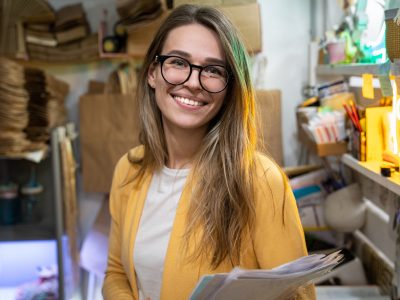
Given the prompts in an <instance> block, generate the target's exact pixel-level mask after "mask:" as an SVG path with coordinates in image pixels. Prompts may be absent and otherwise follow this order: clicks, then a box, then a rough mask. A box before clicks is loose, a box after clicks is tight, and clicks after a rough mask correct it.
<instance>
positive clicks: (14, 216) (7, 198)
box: [0, 183, 20, 225]
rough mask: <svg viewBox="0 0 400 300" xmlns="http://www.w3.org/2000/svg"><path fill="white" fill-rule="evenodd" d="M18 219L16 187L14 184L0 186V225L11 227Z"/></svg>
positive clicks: (18, 202) (18, 205)
mask: <svg viewBox="0 0 400 300" xmlns="http://www.w3.org/2000/svg"><path fill="white" fill-rule="evenodd" d="M19 219H20V201H19V198H18V186H17V185H16V184H14V183H9V184H3V185H0V225H12V224H15V223H17V222H18V221H19Z"/></svg>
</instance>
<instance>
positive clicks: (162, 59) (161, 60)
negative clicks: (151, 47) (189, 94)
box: [154, 54, 231, 94]
mask: <svg viewBox="0 0 400 300" xmlns="http://www.w3.org/2000/svg"><path fill="white" fill-rule="evenodd" d="M171 57H176V58H179V59H183V60H184V61H186V62H187V63H188V65H189V67H190V72H189V74H188V77H187V78H186V79H185V80H184V81H182V82H180V83H171V82H169V81H168V80H167V79H166V78H165V76H164V73H163V69H162V67H163V64H164V62H165V61H166V60H167V59H168V58H171ZM154 61H155V62H156V63H160V67H161V76H162V77H163V78H164V80H165V81H166V82H167V83H169V84H172V85H180V84H184V83H185V82H187V81H188V80H189V79H190V76H192V71H193V68H195V69H198V70H199V78H198V79H199V83H200V86H201V88H202V89H203V90H205V91H207V92H209V93H212V94H216V93H221V92H222V91H223V90H225V89H226V87H227V86H228V84H229V79H230V77H231V73H230V72H229V71H228V69H227V68H226V67H225V66H224V65H218V64H211V65H206V66H199V65H195V64H192V63H190V61H188V60H187V59H186V58H183V57H181V56H178V55H159V54H157V55H156V57H155V60H154ZM210 66H216V67H223V68H224V69H225V71H226V75H227V76H226V83H225V86H224V88H223V89H222V90H220V91H218V92H211V91H209V90H207V89H206V88H205V87H204V86H203V84H202V82H201V79H200V78H201V72H202V71H203V70H204V69H205V68H207V67H210Z"/></svg>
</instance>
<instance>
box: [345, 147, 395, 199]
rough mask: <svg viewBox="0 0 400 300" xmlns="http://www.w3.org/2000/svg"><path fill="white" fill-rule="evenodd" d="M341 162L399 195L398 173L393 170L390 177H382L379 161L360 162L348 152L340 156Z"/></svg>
mask: <svg viewBox="0 0 400 300" xmlns="http://www.w3.org/2000/svg"><path fill="white" fill-rule="evenodd" d="M342 162H343V163H344V164H345V165H346V166H348V167H350V168H351V169H353V170H355V171H357V172H359V173H360V174H362V175H364V176H366V177H368V178H369V179H371V180H372V181H374V182H376V183H378V184H379V185H381V186H383V187H385V188H386V189H388V190H390V191H392V192H393V193H395V194H396V195H399V196H400V173H399V172H395V173H394V175H392V176H391V177H384V176H382V175H381V174H380V165H381V163H382V162H380V161H367V162H360V161H358V160H357V159H355V158H354V157H353V156H351V155H350V154H344V155H343V156H342Z"/></svg>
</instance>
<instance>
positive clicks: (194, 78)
mask: <svg viewBox="0 0 400 300" xmlns="http://www.w3.org/2000/svg"><path fill="white" fill-rule="evenodd" d="M184 85H186V86H187V87H189V88H191V89H202V87H201V84H200V70H198V69H195V68H193V70H192V73H191V74H190V77H189V79H188V80H187V81H186V82H185V83H184Z"/></svg>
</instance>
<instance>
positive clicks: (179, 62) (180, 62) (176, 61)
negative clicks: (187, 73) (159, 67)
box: [170, 58, 188, 67]
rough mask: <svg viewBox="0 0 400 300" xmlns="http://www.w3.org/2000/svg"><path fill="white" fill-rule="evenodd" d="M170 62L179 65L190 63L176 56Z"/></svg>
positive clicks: (183, 65)
mask: <svg viewBox="0 0 400 300" xmlns="http://www.w3.org/2000/svg"><path fill="white" fill-rule="evenodd" d="M170 63H171V64H172V65H174V66H177V67H187V65H188V63H187V62H186V61H185V60H183V59H179V58H175V59H173V60H171V62H170Z"/></svg>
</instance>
